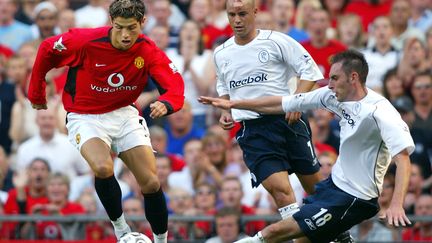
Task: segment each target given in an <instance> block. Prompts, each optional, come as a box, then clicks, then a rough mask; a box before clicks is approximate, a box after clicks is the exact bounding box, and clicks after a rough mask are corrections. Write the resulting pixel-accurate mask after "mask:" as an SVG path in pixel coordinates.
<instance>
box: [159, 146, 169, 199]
mask: <svg viewBox="0 0 432 243" xmlns="http://www.w3.org/2000/svg"><path fill="white" fill-rule="evenodd" d="M171 171H172V168H171V160H170V158H169V157H168V156H166V155H164V154H156V175H157V177H158V179H159V183H160V185H161V187H162V191H164V192H166V191H168V189H169V184H168V176H169V174H171Z"/></svg>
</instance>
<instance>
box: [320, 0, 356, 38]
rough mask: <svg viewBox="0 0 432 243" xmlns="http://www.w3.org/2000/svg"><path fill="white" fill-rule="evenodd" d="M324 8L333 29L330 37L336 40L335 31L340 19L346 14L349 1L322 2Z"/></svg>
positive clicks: (325, 0) (322, 0)
mask: <svg viewBox="0 0 432 243" xmlns="http://www.w3.org/2000/svg"><path fill="white" fill-rule="evenodd" d="M321 3H322V6H323V8H324V9H325V10H327V12H328V13H329V15H330V26H331V28H330V29H329V30H330V33H329V32H327V34H329V36H330V37H331V38H334V37H335V35H334V31H335V29H336V27H337V26H338V19H339V17H340V16H341V15H342V14H343V13H344V12H345V8H346V6H347V5H348V3H349V0H321ZM332 32H333V33H332Z"/></svg>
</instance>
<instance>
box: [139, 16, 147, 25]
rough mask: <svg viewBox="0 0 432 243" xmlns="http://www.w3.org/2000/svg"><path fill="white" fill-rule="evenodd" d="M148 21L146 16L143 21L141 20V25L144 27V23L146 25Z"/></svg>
mask: <svg viewBox="0 0 432 243" xmlns="http://www.w3.org/2000/svg"><path fill="white" fill-rule="evenodd" d="M146 20H147V18H146V17H145V16H144V17H143V18H142V19H141V22H140V23H141V25H144V23H145V21H146Z"/></svg>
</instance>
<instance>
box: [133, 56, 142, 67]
mask: <svg viewBox="0 0 432 243" xmlns="http://www.w3.org/2000/svg"><path fill="white" fill-rule="evenodd" d="M134 64H135V67H137V68H138V69H141V68H143V67H144V58H142V57H137V58H135V61H134Z"/></svg>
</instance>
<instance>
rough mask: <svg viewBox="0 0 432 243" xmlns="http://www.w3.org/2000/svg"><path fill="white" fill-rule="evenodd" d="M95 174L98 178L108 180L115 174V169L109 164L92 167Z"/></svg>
mask: <svg viewBox="0 0 432 243" xmlns="http://www.w3.org/2000/svg"><path fill="white" fill-rule="evenodd" d="M92 170H93V173H94V174H95V176H96V177H98V178H107V177H110V176H112V175H113V174H114V169H113V167H112V166H110V165H107V164H101V163H99V164H96V165H93V166H92Z"/></svg>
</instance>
